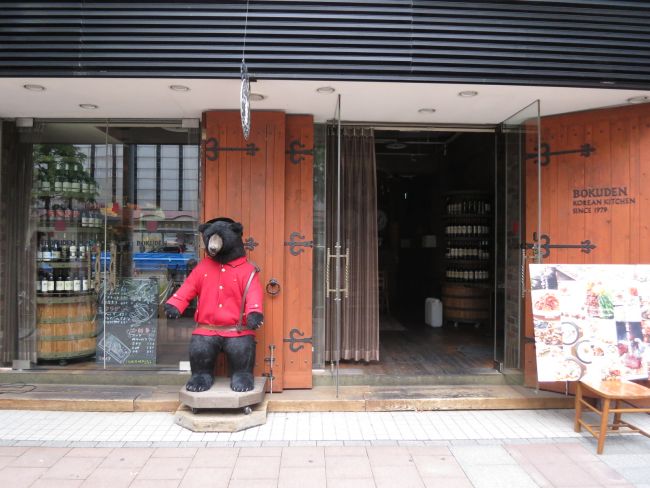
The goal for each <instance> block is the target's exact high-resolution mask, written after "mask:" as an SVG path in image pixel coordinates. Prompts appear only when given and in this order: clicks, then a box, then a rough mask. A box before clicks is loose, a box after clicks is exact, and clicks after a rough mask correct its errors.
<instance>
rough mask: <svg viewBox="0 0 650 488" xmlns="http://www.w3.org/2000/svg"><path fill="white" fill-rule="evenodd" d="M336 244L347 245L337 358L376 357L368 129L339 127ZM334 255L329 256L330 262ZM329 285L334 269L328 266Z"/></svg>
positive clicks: (331, 229)
mask: <svg viewBox="0 0 650 488" xmlns="http://www.w3.org/2000/svg"><path fill="white" fill-rule="evenodd" d="M336 168H337V130H336V128H335V127H332V128H330V130H329V131H328V148H327V207H328V208H327V216H328V219H327V247H328V248H329V250H330V253H334V252H335V242H336V227H335V218H336V197H337V191H336V190H337V188H336V185H337V177H336ZM341 244H342V248H343V249H342V253H345V252H346V249H348V250H349V253H350V259H349V263H348V268H347V271H346V269H345V267H344V270H343V273H342V275H343V279H342V281H343V283H342V286H345V281H346V279H345V278H346V275H347V277H348V297H347V298H343V300H342V307H341V308H342V320H341V322H342V323H341V351H340V353H341V354H340V357H339V358H338V359H343V360H354V361H378V360H379V310H378V303H377V268H378V259H377V171H376V162H375V139H374V133H373V131H372V129H366V128H345V129H342V131H341ZM333 263H334V260H333V259H331V260H330V266H333ZM330 287H334V269H333V267H332V268H331V270H330ZM335 334H336V329H335V320H334V300H333V297H332V296H330V297H329V298H328V307H327V314H326V340H325V359H326V360H327V361H335V360H337V354H336V344H335V342H336V335H335Z"/></svg>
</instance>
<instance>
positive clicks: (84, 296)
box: [36, 291, 97, 305]
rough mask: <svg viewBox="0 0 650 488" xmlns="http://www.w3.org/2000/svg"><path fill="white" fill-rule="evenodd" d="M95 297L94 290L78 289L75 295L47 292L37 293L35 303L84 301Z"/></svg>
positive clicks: (89, 300) (92, 299)
mask: <svg viewBox="0 0 650 488" xmlns="http://www.w3.org/2000/svg"><path fill="white" fill-rule="evenodd" d="M96 298H97V294H96V293H95V292H94V291H88V292H85V291H80V292H77V293H76V294H75V295H64V294H57V293H51V294H50V293H48V294H47V295H37V296H36V303H38V304H46V305H47V304H52V303H86V302H91V301H94V300H95V299H96Z"/></svg>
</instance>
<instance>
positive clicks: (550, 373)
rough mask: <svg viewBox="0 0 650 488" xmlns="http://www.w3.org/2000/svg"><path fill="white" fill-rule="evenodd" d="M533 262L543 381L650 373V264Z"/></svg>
mask: <svg viewBox="0 0 650 488" xmlns="http://www.w3.org/2000/svg"><path fill="white" fill-rule="evenodd" d="M529 266H530V279H531V303H532V314H533V326H534V330H535V355H536V359H537V379H538V381H541V382H544V381H577V380H579V379H582V378H585V379H587V378H588V379H592V380H605V379H628V380H631V379H647V378H648V373H649V367H650V265H614V264H612V265H580V264H531V265H529Z"/></svg>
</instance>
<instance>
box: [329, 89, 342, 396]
mask: <svg viewBox="0 0 650 488" xmlns="http://www.w3.org/2000/svg"><path fill="white" fill-rule="evenodd" d="M333 130H334V131H336V135H335V140H336V143H335V151H336V154H335V155H334V157H335V160H336V169H335V172H334V178H335V179H336V186H335V188H336V191H335V194H334V195H332V197H333V198H332V200H333V205H334V212H333V213H332V218H333V222H332V230H333V236H334V248H333V249H331V248H330V249H328V250H327V286H326V288H327V296H328V297H329V299H330V300H331V301H332V302H331V303H332V304H333V307H330V310H331V313H332V314H333V320H332V321H331V323H332V324H333V330H332V341H331V346H330V349H331V355H330V360H331V363H330V364H331V366H332V374H333V375H334V376H335V381H336V396H337V398H338V396H339V363H340V360H341V329H342V305H343V304H342V300H343V298H344V293H343V261H342V259H343V258H344V254H343V252H344V251H343V244H342V237H341V235H342V233H341V205H342V198H341V193H342V188H341V185H342V181H341V95H339V96H338V98H337V101H336V113H335V117H334V123H333Z"/></svg>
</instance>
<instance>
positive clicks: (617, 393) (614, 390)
mask: <svg viewBox="0 0 650 488" xmlns="http://www.w3.org/2000/svg"><path fill="white" fill-rule="evenodd" d="M583 395H584V396H588V397H595V398H598V399H599V400H601V401H602V407H601V408H602V410H598V409H597V408H596V407H594V406H592V405H591V404H590V403H588V402H586V401H585V400H584V399H583ZM635 400H650V388H646V387H645V386H642V385H638V384H636V383H633V382H631V381H626V380H620V381H611V380H610V381H600V382H591V381H584V380H582V381H579V382H578V385H577V387H576V402H575V409H576V417H575V424H574V430H575V431H576V432H580V430H581V427H584V428H585V429H587V430H588V431H589V432H591V435H593V436H594V437H595V438H596V439H598V448H597V449H596V452H597V453H598V454H602V453H603V448H604V447H605V436H606V435H607V433H608V432H615V431H618V432H620V431H619V430H618V429H619V428H621V427H623V428H626V429H628V431H629V432H638V433H639V434H643V435H644V436H646V437H650V433H649V432H646V431H644V430H642V429H640V428H638V427H636V426H634V425H632V424H630V423H628V422H625V421H624V420H622V419H621V416H622V415H623V414H624V413H650V407H635V406H633V405H631V404H630V402H631V401H635ZM612 402H613V406H612V408H610V404H611V403H612ZM621 403H627V404H628V405H629V407H624V408H621ZM583 405H584V406H586V407H587V408H589V409H590V410H591V411H593V412H596V413H597V414H598V415H600V425H593V424H587V423H586V422H585V421H584V420H582V407H583ZM610 413H613V414H614V422H613V423H612V424H610V423H608V422H609V414H610Z"/></svg>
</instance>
